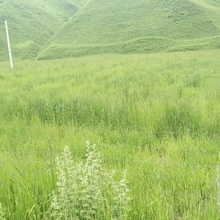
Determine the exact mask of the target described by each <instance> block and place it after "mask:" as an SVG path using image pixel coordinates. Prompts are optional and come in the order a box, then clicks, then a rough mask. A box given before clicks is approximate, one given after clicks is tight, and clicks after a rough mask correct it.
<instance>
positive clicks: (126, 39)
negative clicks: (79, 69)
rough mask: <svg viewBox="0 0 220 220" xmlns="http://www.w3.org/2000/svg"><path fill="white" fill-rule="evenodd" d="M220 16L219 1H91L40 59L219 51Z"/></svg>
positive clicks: (66, 26)
mask: <svg viewBox="0 0 220 220" xmlns="http://www.w3.org/2000/svg"><path fill="white" fill-rule="evenodd" d="M219 12H220V1H219V0H185V1H182V0H136V1H132V0H126V1H124V0H118V1H113V0H91V1H89V2H88V4H87V5H86V6H85V7H84V8H83V9H82V10H80V11H79V12H78V13H76V14H75V15H74V16H73V17H72V18H71V19H70V20H69V21H68V22H67V23H66V24H65V25H64V26H63V27H62V28H61V29H60V30H59V31H58V32H57V33H56V34H55V35H54V36H53V37H52V38H51V39H50V41H49V42H48V44H47V45H46V46H45V47H44V48H43V49H42V51H41V53H40V54H39V58H53V57H68V56H73V55H74V56H79V55H87V54H97V53H147V52H156V51H181V50H198V49H212V48H217V47H219V46H220V29H219V27H220V13H219Z"/></svg>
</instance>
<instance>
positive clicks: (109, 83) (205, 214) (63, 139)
mask: <svg viewBox="0 0 220 220" xmlns="http://www.w3.org/2000/svg"><path fill="white" fill-rule="evenodd" d="M219 60H220V51H218V50H213V51H201V52H180V53H158V54H148V55H97V56H93V57H89V56H88V57H82V58H72V59H63V60H50V61H17V62H16V63H15V68H14V69H13V70H10V69H9V67H8V63H6V62H2V63H0V88H1V89H0V121H1V123H0V170H1V172H0V204H1V205H2V207H3V209H4V212H5V218H6V219H16V220H19V219H21V220H24V219H48V218H49V219H50V217H49V216H48V210H49V208H50V204H51V194H52V191H53V190H55V189H56V181H57V175H56V162H55V159H56V157H57V156H59V155H60V153H61V152H62V151H63V149H64V147H65V146H68V147H69V149H70V150H71V152H72V153H73V158H74V164H78V163H79V162H81V161H83V160H84V158H85V152H86V147H85V142H86V141H87V140H89V141H90V142H91V143H95V144H97V149H98V150H99V151H100V152H101V154H102V157H103V167H104V168H105V169H107V170H112V169H115V170H116V171H117V174H116V178H120V175H121V173H122V172H123V171H124V170H126V171H127V179H128V186H129V188H130V190H131V191H130V197H131V198H132V200H131V201H130V211H129V213H128V215H127V217H126V218H127V219H131V220H133V219H143V220H148V219H149V220H155V219H156V220H166V219H167V220H171V219H178V220H179V219H181V220H183V219H184V220H186V219H187V220H192V219H193V220H201V219H202V220H203V219H204V220H208V219H210V220H215V219H218V218H219V209H218V192H217V191H218V190H217V184H216V178H217V174H216V167H217V165H218V164H219V143H220V102H219V100H220V90H219V85H220V72H219V70H220V62H219ZM0 216H1V215H0ZM99 219H101V218H99Z"/></svg>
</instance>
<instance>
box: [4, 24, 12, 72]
mask: <svg viewBox="0 0 220 220" xmlns="http://www.w3.org/2000/svg"><path fill="white" fill-rule="evenodd" d="M5 31H6V37H7V44H8V54H9V60H10V67H11V69H13V67H14V66H13V60H12V53H11V45H10V39H9V32H8V23H7V21H6V20H5Z"/></svg>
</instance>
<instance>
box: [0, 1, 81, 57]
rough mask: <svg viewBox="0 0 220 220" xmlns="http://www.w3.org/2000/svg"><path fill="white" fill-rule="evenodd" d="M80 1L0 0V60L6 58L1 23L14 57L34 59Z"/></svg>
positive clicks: (76, 8)
mask: <svg viewBox="0 0 220 220" xmlns="http://www.w3.org/2000/svg"><path fill="white" fill-rule="evenodd" d="M84 2H85V1H84V0H47V1H44V0H32V1H27V0H19V2H18V1H16V0H10V1H9V0H0V45H1V50H0V60H4V59H5V58H7V48H6V37H5V30H4V20H5V19H7V20H8V23H9V31H10V36H11V44H12V50H13V54H14V57H16V58H30V57H35V56H36V54H37V52H38V51H39V50H40V49H41V48H42V46H43V45H44V44H45V43H46V42H47V41H48V39H49V38H50V37H51V36H52V35H53V34H54V33H55V32H56V31H57V30H58V29H59V28H60V26H62V25H63V24H64V23H65V22H66V21H67V20H68V19H69V18H70V17H71V16H72V15H73V14H74V13H75V12H77V11H78V9H79V8H80V7H81V6H82V5H83V3H84Z"/></svg>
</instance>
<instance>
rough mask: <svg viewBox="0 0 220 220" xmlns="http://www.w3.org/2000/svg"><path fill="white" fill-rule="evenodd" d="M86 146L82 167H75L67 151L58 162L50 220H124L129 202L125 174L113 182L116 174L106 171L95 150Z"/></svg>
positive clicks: (79, 165)
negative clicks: (55, 188)
mask: <svg viewBox="0 0 220 220" xmlns="http://www.w3.org/2000/svg"><path fill="white" fill-rule="evenodd" d="M86 145H87V153H86V159H85V161H84V163H80V164H78V165H74V164H73V157H72V154H71V152H70V150H69V149H68V147H65V149H64V151H63V153H62V155H61V157H58V158H57V178H58V180H57V190H56V191H55V192H53V196H52V203H51V217H52V219H89V220H91V219H126V218H127V215H128V211H129V201H130V198H129V195H128V194H129V191H130V190H129V188H128V186H127V179H126V172H124V174H123V177H122V179H121V180H120V181H119V182H117V181H115V180H114V178H113V177H114V173H115V171H111V172H107V171H105V169H104V168H103V167H102V158H101V154H100V153H99V152H98V151H97V150H96V146H95V145H91V144H90V143H89V142H87V143H86Z"/></svg>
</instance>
